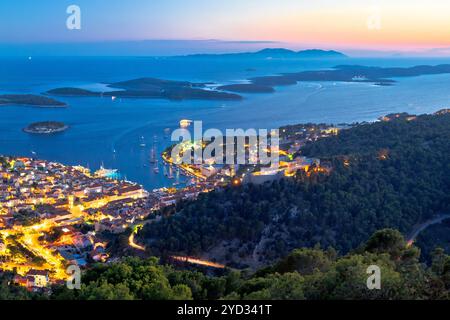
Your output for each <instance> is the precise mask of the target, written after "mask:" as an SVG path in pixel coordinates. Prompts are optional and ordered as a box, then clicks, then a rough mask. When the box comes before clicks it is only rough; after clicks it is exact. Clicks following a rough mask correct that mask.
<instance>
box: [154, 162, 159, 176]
mask: <svg viewBox="0 0 450 320" xmlns="http://www.w3.org/2000/svg"><path fill="white" fill-rule="evenodd" d="M153 172H154V173H156V174H158V173H159V166H158V160H156V162H155V166H154V167H153Z"/></svg>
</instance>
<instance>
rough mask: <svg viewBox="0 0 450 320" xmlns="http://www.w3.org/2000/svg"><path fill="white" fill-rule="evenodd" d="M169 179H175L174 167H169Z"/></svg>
mask: <svg viewBox="0 0 450 320" xmlns="http://www.w3.org/2000/svg"><path fill="white" fill-rule="evenodd" d="M168 178H169V179H173V170H172V166H170V167H169V176H168Z"/></svg>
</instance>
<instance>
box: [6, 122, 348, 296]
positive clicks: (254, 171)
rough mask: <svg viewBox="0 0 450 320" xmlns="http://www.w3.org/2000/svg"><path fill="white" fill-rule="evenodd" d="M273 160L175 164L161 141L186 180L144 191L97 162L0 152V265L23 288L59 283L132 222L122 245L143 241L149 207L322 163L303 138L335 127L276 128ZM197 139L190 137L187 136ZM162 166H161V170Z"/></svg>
mask: <svg viewBox="0 0 450 320" xmlns="http://www.w3.org/2000/svg"><path fill="white" fill-rule="evenodd" d="M280 131H281V140H280V142H281V145H280V149H279V159H280V162H279V165H278V166H277V167H272V166H271V167H260V166H258V165H216V164H214V163H207V164H206V163H204V164H200V165H194V164H185V163H182V164H177V165H175V164H174V160H173V159H172V158H171V157H170V153H169V150H171V149H170V148H169V149H167V150H166V151H165V152H163V154H162V159H163V161H164V163H165V171H166V166H167V167H169V170H177V172H181V173H182V174H183V175H185V176H186V177H188V179H190V181H191V182H190V183H189V184H188V185H187V186H184V187H179V188H176V187H172V188H161V189H157V190H153V191H151V192H148V191H146V190H144V189H143V187H142V186H140V185H138V184H135V183H132V182H129V181H123V180H120V179H119V178H118V175H117V174H116V173H117V171H116V170H110V169H105V168H103V167H102V168H101V169H100V170H98V171H96V172H93V173H91V171H90V170H89V169H87V168H84V167H81V166H64V165H62V164H59V163H55V162H49V161H44V160H37V159H31V158H14V157H0V178H1V184H0V268H1V270H3V271H11V272H14V273H15V275H16V276H15V278H14V282H15V284H18V285H22V286H25V287H27V288H28V289H29V290H35V291H36V290H46V288H48V287H50V285H52V284H55V283H63V282H64V281H65V280H66V279H67V277H68V275H67V274H66V270H67V267H68V266H70V265H78V266H79V267H82V268H83V267H88V266H89V264H90V263H94V262H107V261H108V260H110V259H111V258H112V257H111V254H110V252H109V251H108V239H107V238H106V237H104V236H102V235H103V234H104V233H108V234H110V235H117V234H122V233H124V232H126V231H127V230H132V231H131V234H130V235H129V239H128V245H129V246H130V248H132V249H134V250H138V251H145V250H146V248H145V246H143V245H141V244H138V243H136V242H135V239H134V236H135V234H137V233H138V232H139V230H140V229H141V227H142V226H143V224H145V223H146V222H148V221H149V220H148V219H150V216H151V215H156V214H157V212H158V210H159V209H161V208H163V207H167V206H172V205H174V204H176V203H177V202H178V201H180V200H190V199H195V198H196V197H197V196H198V195H199V194H200V193H203V192H209V191H212V190H214V189H216V188H221V187H225V186H227V185H230V184H231V185H240V184H245V183H254V184H262V183H265V182H268V181H273V180H276V179H280V178H282V177H291V176H294V175H295V174H296V172H297V171H298V170H303V171H305V172H309V171H310V170H315V171H317V170H321V171H327V170H329V168H327V166H326V165H321V163H320V160H319V159H308V158H306V157H303V156H301V155H300V149H301V147H302V146H303V145H304V144H306V143H308V141H315V140H317V139H319V138H321V137H326V136H329V135H335V134H337V133H338V132H339V129H337V128H334V127H329V126H324V125H305V126H303V125H298V126H289V127H284V128H281V129H280ZM192 144H195V142H193V143H191V145H192ZM164 174H167V173H164ZM172 258H173V260H174V261H181V262H187V263H192V264H199V265H205V266H211V267H214V268H223V267H224V266H222V265H218V264H214V263H210V262H208V261H202V260H200V259H196V258H195V257H180V256H173V257H172Z"/></svg>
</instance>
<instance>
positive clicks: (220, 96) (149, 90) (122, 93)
mask: <svg viewBox="0 0 450 320" xmlns="http://www.w3.org/2000/svg"><path fill="white" fill-rule="evenodd" d="M267 50H269V49H266V50H265V51H264V52H263V53H259V54H265V55H267V52H268V51H267ZM270 50H275V49H270ZM280 50H281V49H280ZM270 52H273V51H270ZM274 52H278V53H279V54H281V52H280V51H274ZM283 52H284V53H285V54H286V53H287V52H286V51H283ZM314 52H315V51H314ZM315 53H316V54H318V53H317V52H315ZM254 54H256V53H254ZM303 54H304V55H305V54H306V53H303ZM308 54H309V55H313V53H311V52H309V53H308ZM446 73H450V65H449V64H447V65H437V66H415V67H410V68H381V67H368V66H358V65H339V66H336V67H334V68H333V69H327V70H312V71H302V72H296V73H283V74H279V75H268V76H259V77H253V78H250V79H248V81H249V83H241V84H225V85H221V86H218V87H217V88H213V86H211V85H213V84H214V83H195V82H189V81H175V80H164V79H157V78H139V79H132V80H126V81H121V82H116V83H110V84H108V87H109V88H111V89H112V91H107V92H95V91H90V90H85V89H80V88H57V89H52V90H49V91H47V92H46V93H45V94H46V95H53V96H78V97H111V98H113V99H115V98H147V99H168V100H193V99H197V100H242V99H243V97H242V96H241V95H239V94H238V93H272V92H275V89H274V87H276V86H288V85H295V84H297V83H298V82H302V81H303V82H314V81H320V82H330V81H333V82H353V83H368V84H372V85H375V86H392V85H394V84H395V83H396V80H393V79H392V78H401V77H417V76H422V75H436V74H446ZM115 89H117V90H115ZM0 101H1V100H0Z"/></svg>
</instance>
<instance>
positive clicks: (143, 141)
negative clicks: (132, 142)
mask: <svg viewBox="0 0 450 320" xmlns="http://www.w3.org/2000/svg"><path fill="white" fill-rule="evenodd" d="M140 146H141V148H145V146H146V144H145V138H144V137H143V136H142V137H141V144H140Z"/></svg>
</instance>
